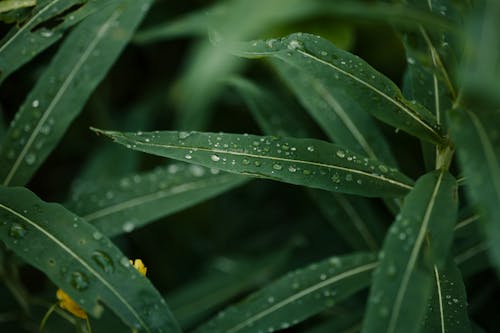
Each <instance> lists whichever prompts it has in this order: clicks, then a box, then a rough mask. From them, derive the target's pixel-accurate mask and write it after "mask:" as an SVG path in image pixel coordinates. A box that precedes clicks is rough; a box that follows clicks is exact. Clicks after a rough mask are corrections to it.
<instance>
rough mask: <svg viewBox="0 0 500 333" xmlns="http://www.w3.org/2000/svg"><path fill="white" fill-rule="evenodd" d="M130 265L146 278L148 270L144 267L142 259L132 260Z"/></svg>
mask: <svg viewBox="0 0 500 333" xmlns="http://www.w3.org/2000/svg"><path fill="white" fill-rule="evenodd" d="M130 264H131V265H132V266H134V267H135V269H137V270H138V271H139V273H141V274H142V275H143V276H146V272H147V270H148V268H147V267H146V266H144V263H143V262H142V260H141V259H135V260H134V261H132V260H130Z"/></svg>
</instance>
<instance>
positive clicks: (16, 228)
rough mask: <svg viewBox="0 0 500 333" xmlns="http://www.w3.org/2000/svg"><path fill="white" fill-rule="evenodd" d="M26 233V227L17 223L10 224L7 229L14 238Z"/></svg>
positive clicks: (19, 237)
mask: <svg viewBox="0 0 500 333" xmlns="http://www.w3.org/2000/svg"><path fill="white" fill-rule="evenodd" d="M27 233H28V231H27V230H26V228H25V227H23V226H22V225H21V224H19V223H14V224H12V225H11V226H10V229H9V236H10V237H12V238H15V239H22V238H24V236H26V234H27Z"/></svg>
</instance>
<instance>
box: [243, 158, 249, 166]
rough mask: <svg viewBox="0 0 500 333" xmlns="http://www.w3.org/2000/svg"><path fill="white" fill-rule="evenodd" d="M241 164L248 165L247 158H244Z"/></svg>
mask: <svg viewBox="0 0 500 333" xmlns="http://www.w3.org/2000/svg"><path fill="white" fill-rule="evenodd" d="M242 163H243V164H244V165H249V164H250V160H248V158H244V159H243V161H242Z"/></svg>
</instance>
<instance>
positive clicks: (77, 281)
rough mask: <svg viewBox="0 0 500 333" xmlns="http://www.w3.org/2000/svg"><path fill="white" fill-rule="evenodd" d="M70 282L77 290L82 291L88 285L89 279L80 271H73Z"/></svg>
mask: <svg viewBox="0 0 500 333" xmlns="http://www.w3.org/2000/svg"><path fill="white" fill-rule="evenodd" d="M70 284H71V285H72V286H73V288H75V289H76V290H78V291H83V290H85V289H87V288H88V287H89V279H88V278H87V276H86V275H85V274H84V273H82V272H73V273H71V277H70Z"/></svg>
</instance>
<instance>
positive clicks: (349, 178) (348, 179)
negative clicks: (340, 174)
mask: <svg viewBox="0 0 500 333" xmlns="http://www.w3.org/2000/svg"><path fill="white" fill-rule="evenodd" d="M345 180H347V181H348V182H350V181H352V175H351V174H350V173H348V174H347V175H345Z"/></svg>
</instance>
